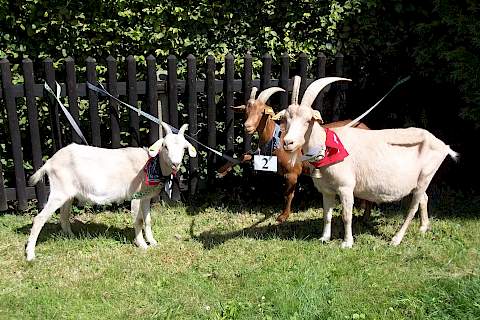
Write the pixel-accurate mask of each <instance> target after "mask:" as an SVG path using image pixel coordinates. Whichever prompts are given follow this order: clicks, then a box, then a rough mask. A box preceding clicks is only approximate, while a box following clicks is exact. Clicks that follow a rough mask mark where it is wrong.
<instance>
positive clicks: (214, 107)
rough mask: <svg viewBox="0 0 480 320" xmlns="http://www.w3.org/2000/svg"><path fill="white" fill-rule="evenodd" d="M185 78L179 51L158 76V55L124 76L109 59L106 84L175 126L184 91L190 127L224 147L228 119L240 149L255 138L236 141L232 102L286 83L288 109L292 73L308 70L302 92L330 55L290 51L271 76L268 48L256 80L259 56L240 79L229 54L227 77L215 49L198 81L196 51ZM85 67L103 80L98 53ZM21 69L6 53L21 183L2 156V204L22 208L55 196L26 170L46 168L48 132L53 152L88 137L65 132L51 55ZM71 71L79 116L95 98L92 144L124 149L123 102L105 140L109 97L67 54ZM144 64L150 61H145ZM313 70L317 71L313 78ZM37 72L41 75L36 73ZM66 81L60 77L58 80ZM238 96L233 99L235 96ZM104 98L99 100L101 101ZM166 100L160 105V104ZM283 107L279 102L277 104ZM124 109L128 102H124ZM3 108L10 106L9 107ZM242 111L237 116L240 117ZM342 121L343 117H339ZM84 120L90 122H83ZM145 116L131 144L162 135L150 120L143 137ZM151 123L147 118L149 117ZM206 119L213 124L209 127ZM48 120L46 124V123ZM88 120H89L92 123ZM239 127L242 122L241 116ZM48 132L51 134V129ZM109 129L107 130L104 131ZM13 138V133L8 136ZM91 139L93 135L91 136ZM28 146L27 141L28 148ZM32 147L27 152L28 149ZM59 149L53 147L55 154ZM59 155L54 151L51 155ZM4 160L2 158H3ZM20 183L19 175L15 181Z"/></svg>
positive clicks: (210, 164) (247, 60) (229, 142)
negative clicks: (8, 178)
mask: <svg viewBox="0 0 480 320" xmlns="http://www.w3.org/2000/svg"><path fill="white" fill-rule="evenodd" d="M186 60H187V61H186V65H187V68H186V70H187V71H186V78H185V79H184V80H182V79H178V78H177V65H178V61H177V58H176V57H175V56H173V55H172V56H169V57H168V58H167V68H166V69H167V75H166V78H165V79H162V80H160V79H159V78H158V77H157V62H156V59H155V57H153V56H152V55H150V56H148V57H146V75H145V77H144V79H145V80H142V81H138V80H137V67H138V66H137V63H136V62H135V59H134V57H133V56H128V57H127V58H126V59H125V64H126V66H124V67H126V72H125V78H126V79H125V80H126V81H119V79H117V74H118V71H119V70H118V64H117V61H116V60H115V59H114V58H113V57H111V56H109V57H108V58H106V60H105V64H106V74H105V83H103V84H104V85H105V87H106V88H107V90H108V91H109V92H110V93H111V94H112V95H114V96H116V97H120V99H122V100H123V101H125V102H127V103H129V104H131V105H133V106H137V105H138V104H137V103H138V102H141V105H142V110H144V111H146V112H148V113H150V114H152V115H154V116H156V117H160V118H161V119H162V120H163V121H165V122H167V123H169V124H171V125H172V126H174V127H177V128H178V126H179V124H181V123H180V122H179V120H181V119H179V108H178V104H179V96H180V97H181V98H183V99H182V101H185V108H186V109H184V110H186V112H187V118H188V124H189V129H188V130H189V134H190V135H195V134H196V133H197V131H198V128H199V124H200V123H201V124H202V126H204V127H206V131H207V133H206V135H204V140H205V141H202V142H203V143H206V144H207V145H208V146H210V147H212V148H217V138H218V137H217V125H218V123H219V122H224V125H225V127H224V131H223V135H225V137H222V138H225V140H224V149H225V150H226V151H227V152H229V153H233V152H234V151H235V150H236V151H237V152H238V151H241V150H244V151H247V150H250V148H251V138H250V137H249V136H247V135H245V136H243V142H242V144H243V146H239V145H238V144H236V143H235V132H234V124H235V121H234V113H233V111H232V110H231V109H230V108H228V107H225V106H232V105H238V104H243V103H245V102H246V101H247V100H248V98H249V94H250V91H251V88H252V86H256V87H258V88H259V89H260V90H263V89H265V88H268V87H271V86H280V87H282V88H284V89H286V90H287V92H285V93H281V94H280V95H279V98H278V104H277V106H278V108H284V107H286V106H287V105H288V92H290V91H291V89H292V84H293V81H292V78H293V76H294V75H300V76H301V77H302V83H301V88H300V97H301V96H302V95H303V92H304V91H305V89H306V87H307V85H308V84H309V83H311V82H312V81H313V80H314V79H316V78H321V77H324V76H325V69H326V62H327V58H326V57H325V55H323V54H318V55H317V56H316V57H315V59H314V60H315V63H314V65H312V66H309V63H308V61H309V58H308V56H307V55H305V54H303V53H302V54H300V55H299V56H298V59H297V61H296V63H295V64H292V63H290V61H289V56H288V55H282V56H281V57H280V59H279V68H277V70H278V72H277V74H278V75H279V77H278V79H272V62H273V61H272V58H271V56H270V55H268V54H266V55H264V56H263V57H262V58H261V60H262V69H261V73H260V79H253V77H252V74H253V72H252V61H253V58H252V56H251V55H250V54H248V53H247V54H246V55H245V56H244V57H243V63H244V65H243V70H242V71H241V74H242V78H241V79H236V78H235V70H234V57H233V56H232V55H231V54H227V55H226V57H225V61H222V63H223V66H224V68H225V70H224V75H223V79H216V78H215V71H216V68H217V67H218V64H219V63H218V61H215V59H214V57H212V56H208V57H207V58H206V60H205V64H203V62H202V66H201V67H202V70H204V73H202V76H203V77H204V79H202V80H199V79H198V77H197V59H196V58H195V57H194V56H192V55H189V56H188V57H187V58H186ZM334 63H335V64H334V66H333V67H332V69H334V71H333V72H332V73H335V74H334V75H336V76H341V75H342V73H343V56H342V55H341V54H337V55H336V56H335V58H334ZM85 66H86V71H85V74H82V75H81V76H82V77H83V76H84V79H86V80H87V81H89V82H91V83H94V84H96V83H98V82H97V77H98V75H97V72H96V67H97V62H96V60H95V59H93V58H87V59H86V61H85ZM20 67H21V69H20V68H19V70H17V72H19V71H20V73H21V74H22V75H23V83H19V84H13V83H12V70H11V64H10V62H9V61H8V60H7V59H3V60H1V61H0V70H1V86H0V104H1V106H2V108H5V111H6V112H3V113H4V114H6V118H7V119H8V136H5V138H6V139H3V140H6V141H0V142H1V143H5V145H6V146H7V147H6V150H7V158H9V157H11V159H13V170H14V177H15V178H14V185H9V186H6V185H5V183H4V171H3V170H5V169H3V168H2V163H1V162H0V211H2V210H7V209H8V204H7V201H14V200H16V201H17V208H18V209H19V210H24V209H25V208H26V207H27V202H28V200H29V199H37V200H38V204H39V206H40V207H41V206H42V205H43V204H44V203H45V202H46V198H47V196H48V187H47V186H46V185H45V184H44V183H42V182H40V183H38V184H37V185H36V186H35V187H28V186H27V183H26V181H27V179H26V174H25V168H24V167H25V166H24V161H25V160H26V159H28V160H29V161H31V163H32V167H33V170H32V172H33V171H35V170H37V169H38V168H40V167H41V166H42V164H43V156H44V155H45V153H44V151H42V145H45V143H44V139H47V138H48V139H52V147H51V148H52V149H53V150H52V151H53V152H55V151H56V150H58V149H60V148H62V147H63V146H65V145H67V144H68V143H70V142H72V141H73V142H76V143H81V140H80V137H79V136H78V135H77V134H76V133H75V132H74V131H73V130H67V131H70V132H71V133H70V134H65V132H66V130H62V129H61V127H69V125H68V123H67V122H66V119H65V118H64V117H63V115H60V113H59V107H58V105H57V104H56V102H55V100H54V99H52V97H50V96H49V94H48V93H47V92H46V91H45V90H44V87H43V81H46V82H47V83H48V84H49V85H50V87H52V88H54V87H55V80H56V72H55V68H54V66H53V61H52V59H49V58H47V59H45V60H44V61H43V62H42V63H41V64H40V66H39V68H38V69H40V71H38V72H37V73H36V76H37V78H35V74H34V64H33V62H32V61H31V60H30V59H24V60H23V61H22V63H21V65H20ZM63 67H64V68H63V70H64V74H63V77H62V78H58V79H63V80H64V81H63V82H62V83H61V96H62V97H67V102H68V108H69V110H70V113H71V114H72V116H73V118H74V119H75V121H76V122H77V123H80V120H81V119H80V112H79V99H82V98H83V99H88V105H89V107H88V123H89V127H88V128H87V127H86V125H85V123H84V124H83V125H81V123H80V125H81V128H82V131H83V132H84V133H85V135H86V136H87V137H88V136H89V137H90V140H89V143H90V144H91V145H94V146H102V147H107V148H118V147H120V146H121V134H120V132H121V125H120V124H121V119H120V117H119V114H120V113H119V106H118V103H117V102H116V101H114V100H113V99H110V101H109V103H110V108H109V120H108V122H109V123H108V126H109V130H110V132H109V134H108V139H104V140H108V142H107V141H102V134H101V126H102V124H103V123H101V119H100V116H99V101H100V102H101V101H102V99H107V98H105V97H99V96H98V95H97V94H96V93H95V92H93V91H91V90H88V88H87V86H86V83H85V82H82V83H78V82H77V80H76V79H77V72H76V71H75V70H76V68H75V62H74V59H73V58H71V57H68V58H66V59H65V63H64V66H63ZM142 67H143V66H142ZM309 76H310V77H309ZM35 79H37V81H36V80H35ZM59 82H60V81H59ZM199 94H202V95H203V96H204V98H205V99H204V100H202V101H203V102H202V104H204V105H203V106H202V107H203V108H204V109H205V110H206V112H205V113H204V114H203V117H202V118H199V115H198V112H197V111H198V109H197V107H198V104H199V103H198V95H199ZM221 94H223V101H222V102H223V103H221V104H220V103H218V102H216V96H217V97H218V95H221ZM235 96H236V97H237V99H234V97H235ZM340 97H341V95H339V94H337V95H336V98H335V100H336V101H335V103H334V104H333V105H334V107H335V105H337V106H338V104H339V99H340ZM18 98H21V99H22V101H24V103H25V105H26V108H27V115H28V133H26V134H25V133H24V134H23V137H22V135H21V132H20V124H19V118H18V112H19V110H18V100H19V99H18ZM42 99H44V100H46V101H47V102H48V111H47V113H48V114H49V119H50V120H49V126H50V129H49V132H48V137H45V136H43V137H42V136H41V132H45V128H44V127H42V124H41V123H39V120H38V119H39V110H38V108H39V102H40V100H41V101H44V100H42ZM99 99H100V100H99ZM322 104H323V99H322V97H321V96H320V97H319V98H318V99H317V100H316V102H315V107H316V108H319V109H320V110H321V111H322ZM159 106H160V107H159ZM277 106H276V107H277ZM120 108H123V107H120ZM2 111H3V110H2ZM237 117H238V116H237ZM332 120H336V119H332ZM84 122H85V121H84ZM142 122H144V121H143V120H141V119H139V116H138V114H137V113H135V112H132V111H129V119H128V126H129V130H130V132H131V135H130V141H129V145H131V146H139V145H149V144H151V143H153V142H155V141H156V140H157V139H158V138H159V135H160V134H161V131H160V128H159V127H158V125H156V124H154V123H153V122H150V123H149V124H148V125H147V126H149V131H148V138H147V139H141V134H140V131H141V130H140V128H141V126H140V124H141V123H142ZM145 123H146V122H145ZM205 123H206V126H205ZM43 125H44V124H43ZM87 125H88V124H87ZM237 126H240V122H239V121H237ZM237 133H241V134H242V135H243V129H242V128H240V127H239V128H237ZM44 135H45V134H44ZM104 136H105V135H104ZM8 137H9V138H10V140H9V141H8ZM87 139H88V138H87ZM22 145H23V147H22ZM27 149H28V153H27V152H25V150H27ZM52 154H53V153H52ZM52 154H48V156H51V155H52ZM0 160H1V159H0ZM206 161H207V165H206V167H207V171H208V175H209V177H210V178H212V177H213V175H212V173H213V172H214V170H215V157H214V156H213V154H211V153H208V157H207V160H206ZM198 168H199V159H198V158H194V159H191V160H190V162H189V165H188V169H189V172H190V181H189V187H190V189H191V190H192V192H194V190H196V186H197V183H198V175H196V174H194V173H195V172H197V171H198ZM12 182H13V181H12Z"/></svg>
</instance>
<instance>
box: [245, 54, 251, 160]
mask: <svg viewBox="0 0 480 320" xmlns="http://www.w3.org/2000/svg"><path fill="white" fill-rule="evenodd" d="M251 92H252V55H251V54H250V52H247V53H246V54H245V57H244V59H243V103H244V104H245V105H247V103H248V99H250V93H251ZM243 131H244V135H243V139H244V142H245V144H244V148H243V150H244V151H245V152H248V151H250V150H251V149H252V136H251V135H249V134H248V133H246V132H245V130H243Z"/></svg>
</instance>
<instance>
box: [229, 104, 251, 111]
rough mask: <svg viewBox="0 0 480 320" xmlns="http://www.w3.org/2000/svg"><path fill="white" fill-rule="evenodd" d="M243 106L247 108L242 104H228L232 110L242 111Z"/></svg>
mask: <svg viewBox="0 0 480 320" xmlns="http://www.w3.org/2000/svg"><path fill="white" fill-rule="evenodd" d="M245 108H247V107H246V106H245V105H244V104H242V105H241V106H230V109H233V111H243V110H245Z"/></svg>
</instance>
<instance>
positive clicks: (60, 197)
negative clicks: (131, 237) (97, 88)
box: [26, 124, 196, 261]
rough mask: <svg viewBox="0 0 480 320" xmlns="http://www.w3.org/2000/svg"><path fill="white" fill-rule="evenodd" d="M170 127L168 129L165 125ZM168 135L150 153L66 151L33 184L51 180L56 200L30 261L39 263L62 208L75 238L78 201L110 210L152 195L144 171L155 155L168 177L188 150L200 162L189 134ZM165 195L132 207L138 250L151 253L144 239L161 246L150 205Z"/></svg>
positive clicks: (36, 227)
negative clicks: (44, 238)
mask: <svg viewBox="0 0 480 320" xmlns="http://www.w3.org/2000/svg"><path fill="white" fill-rule="evenodd" d="M163 125H164V127H165V126H167V127H168V125H166V124H163ZM186 127H187V125H186V124H185V125H183V126H182V128H181V129H180V131H179V134H173V133H172V132H171V131H167V134H166V136H165V138H162V139H160V140H159V141H157V142H156V143H155V144H154V145H153V146H152V147H151V149H150V150H146V149H144V148H122V149H104V148H97V147H91V146H84V145H78V144H74V143H73V144H70V145H68V146H66V147H65V148H62V149H60V150H59V151H57V153H55V154H54V155H53V157H52V158H50V159H49V160H48V161H47V162H46V163H45V164H44V165H43V166H42V167H41V168H40V169H39V170H38V171H37V172H36V173H35V174H34V175H33V176H32V177H31V178H30V184H32V185H34V184H36V183H37V182H38V181H39V180H40V179H42V177H43V176H44V175H45V174H47V175H48V178H49V181H50V195H49V197H48V201H47V203H46V204H45V207H44V208H43V210H42V211H41V212H40V213H39V214H38V215H37V216H36V217H35V218H34V220H33V226H32V230H31V232H30V236H29V238H28V242H27V246H26V258H27V260H28V261H31V260H33V259H34V258H35V244H36V242H37V238H38V234H39V233H40V230H41V229H42V227H43V225H44V224H45V222H46V221H47V220H48V219H49V218H50V217H51V216H52V215H53V213H54V212H55V211H56V210H57V209H58V208H60V213H61V214H60V222H61V226H62V230H63V231H64V232H66V233H68V234H72V230H71V227H70V221H69V218H70V208H71V205H72V202H73V199H75V198H76V199H79V200H82V201H90V202H93V203H96V204H108V203H112V202H121V201H124V200H128V199H131V198H132V196H133V195H134V194H135V193H136V192H143V191H145V190H146V189H147V187H146V186H145V184H144V181H145V173H144V170H143V168H144V166H145V164H146V163H147V161H148V159H149V151H150V153H151V155H153V156H155V155H156V154H157V153H158V152H160V167H161V171H162V174H163V175H164V176H167V175H170V174H171V173H172V170H178V169H179V166H180V164H181V162H182V159H183V155H184V150H185V148H188V150H189V154H190V156H192V157H194V156H196V152H195V149H194V148H193V147H192V146H191V144H190V143H188V142H187V141H186V140H185V138H184V136H183V133H184V131H185V130H186ZM159 192H160V189H156V190H155V192H154V193H151V194H148V195H146V196H144V197H143V198H141V199H134V200H132V202H131V210H132V213H133V214H134V216H135V222H134V226H135V241H134V242H135V244H136V245H137V246H139V247H141V248H144V249H145V248H147V247H148V245H147V243H146V242H145V240H144V238H143V234H142V228H143V229H144V231H145V239H146V240H147V242H149V243H150V245H156V244H157V242H156V241H155V239H154V238H153V234H152V230H151V224H150V220H151V218H150V199H151V198H152V197H154V196H156V195H158V193H159Z"/></svg>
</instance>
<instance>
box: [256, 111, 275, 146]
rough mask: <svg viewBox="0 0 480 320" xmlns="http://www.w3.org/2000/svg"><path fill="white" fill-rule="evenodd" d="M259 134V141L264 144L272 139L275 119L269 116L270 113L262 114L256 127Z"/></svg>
mask: <svg viewBox="0 0 480 320" xmlns="http://www.w3.org/2000/svg"><path fill="white" fill-rule="evenodd" d="M257 132H258V136H259V143H260V144H266V143H268V142H269V141H270V140H272V139H273V134H274V132H275V121H273V120H272V119H271V118H270V115H268V114H264V115H263V116H262V119H260V123H259V124H258V127H257Z"/></svg>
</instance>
